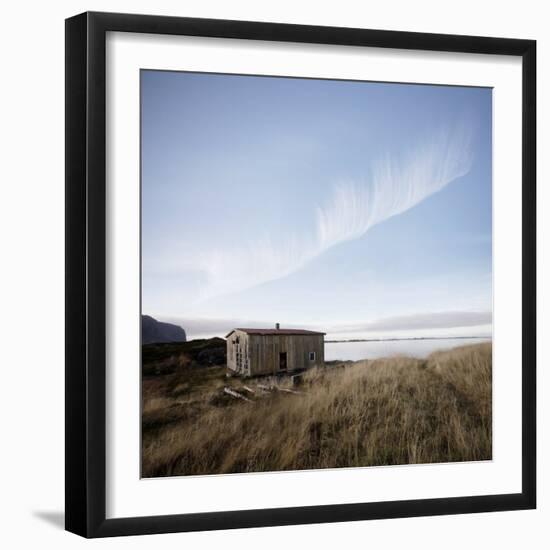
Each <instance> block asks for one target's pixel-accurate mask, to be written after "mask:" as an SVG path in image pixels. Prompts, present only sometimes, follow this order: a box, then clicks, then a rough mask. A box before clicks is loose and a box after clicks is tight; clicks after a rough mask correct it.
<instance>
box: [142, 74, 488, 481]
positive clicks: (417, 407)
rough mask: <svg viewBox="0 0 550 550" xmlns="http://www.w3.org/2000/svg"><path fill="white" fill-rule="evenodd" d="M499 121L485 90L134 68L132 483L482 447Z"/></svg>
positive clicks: (363, 462)
mask: <svg viewBox="0 0 550 550" xmlns="http://www.w3.org/2000/svg"><path fill="white" fill-rule="evenodd" d="M492 132H493V90H492V88H490V87H474V86H450V85H433V84H430V83H419V84H405V83H399V82H376V81H359V80H338V79H320V78H303V77H300V78H298V77H290V76H284V75H248V74H228V73H206V72H185V71H168V70H160V69H154V70H153V69H141V70H140V163H141V165H140V173H141V174H140V179H141V197H140V198H141V218H140V223H141V227H140V231H141V243H140V246H141V320H140V322H141V374H140V378H141V411H140V413H141V476H142V478H162V477H174V476H204V475H216V474H217V475H220V474H252V473H262V472H282V471H297V470H318V469H326V468H365V467H375V466H376V467H382V466H383V467H396V466H400V465H420V464H428V463H429V464H445V463H457V462H478V461H491V460H492V458H493V430H492V422H493V415H492V391H493V383H492V369H493V365H492V362H493V361H492V357H493V353H492V337H493V229H492V226H493V165H492V163H493V134H492ZM136 322H138V320H137V319H136Z"/></svg>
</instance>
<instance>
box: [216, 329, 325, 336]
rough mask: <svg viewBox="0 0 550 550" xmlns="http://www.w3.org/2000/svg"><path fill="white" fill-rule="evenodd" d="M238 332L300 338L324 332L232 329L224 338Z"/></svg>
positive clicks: (323, 333)
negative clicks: (297, 336)
mask: <svg viewBox="0 0 550 550" xmlns="http://www.w3.org/2000/svg"><path fill="white" fill-rule="evenodd" d="M236 330H240V331H242V332H246V333H247V334H259V335H261V336H265V335H271V334H279V335H283V336H290V335H293V334H294V335H302V336H308V335H310V336H313V335H317V336H318V335H325V334H326V333H325V332H317V331H315V330H304V329H298V328H234V329H233V330H232V331H231V332H230V333H229V334H227V335H226V336H225V337H226V338H228V337H229V336H230V335H231V334H233V332H235V331H236Z"/></svg>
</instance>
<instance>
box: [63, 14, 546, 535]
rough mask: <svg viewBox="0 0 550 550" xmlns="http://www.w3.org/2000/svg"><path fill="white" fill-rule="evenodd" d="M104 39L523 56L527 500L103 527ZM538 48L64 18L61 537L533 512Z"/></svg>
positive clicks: (280, 27) (266, 512)
mask: <svg viewBox="0 0 550 550" xmlns="http://www.w3.org/2000/svg"><path fill="white" fill-rule="evenodd" d="M108 31H120V32H132V33H149V34H170V35H190V36H203V37H220V38H239V39H247V40H273V41H283V42H298V43H315V44H334V45H354V46H371V47H380V48H401V49H406V50H433V51H447V52H462V53H482V54H499V55H508V56H519V57H520V58H521V60H522V67H523V69H522V70H523V77H522V78H523V99H522V104H523V120H522V200H523V204H522V215H523V221H522V224H523V243H522V261H523V265H522V275H523V288H522V299H523V303H522V308H523V309H522V316H523V317H522V331H523V334H522V337H523V344H522V345H523V349H522V491H521V492H520V493H517V494H500V495H487V496H467V497H458V498H436V499H424V500H405V501H393V502H376V503H373V502H366V503H361V504H339V505H328V504H327V505H319V506H307V507H295V508H277V509H258V510H246V511H224V512H212V513H193V514H182V515H164V516H151V517H126V518H120V519H106V514H105V509H106V507H105V502H106V501H105V499H106V485H105V473H106V469H105V457H106V441H105V434H106V426H105V421H106V413H105V405H106V372H105V352H106V322H105V314H106V256H105V252H106V240H105V239H106V229H105V222H106V193H105V137H106V136H105V130H106V120H105V116H106V113H105V85H106V75H105V40H106V33H107V32H108ZM535 117H536V42H535V41H534V40H518V39H507V38H488V37H479V36H456V35H438V34H423V33H412V32H396V31H385V30H365V29H354V28H334V27H318V26H304V25H289V24H275V23H256V22H248V21H224V20H213V19H192V18H181V17H164V16H147V15H129V14H115V13H92V12H90V13H83V14H80V15H77V16H75V17H72V18H70V19H67V20H66V151H65V153H66V403H65V406H66V425H65V429H66V455H65V458H66V529H67V530H69V531H72V532H73V533H76V534H78V535H82V536H84V537H108V536H118V535H137V534H152V533H168V532H178V531H199V530H213V529H237V528H245V527H261V526H275V525H292V524H307V523H323V522H342V521H356V520H367V519H382V518H402V517H414V516H430V515H442V514H464V513H474V512H490V511H503V510H524V509H532V508H535V506H536V440H535V437H536V414H535V413H536V387H535V384H536V205H535V201H536V196H535V195H536V119H535Z"/></svg>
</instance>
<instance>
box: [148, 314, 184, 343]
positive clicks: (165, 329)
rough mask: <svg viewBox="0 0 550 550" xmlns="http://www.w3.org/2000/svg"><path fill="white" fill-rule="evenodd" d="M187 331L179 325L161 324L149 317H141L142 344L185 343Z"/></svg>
mask: <svg viewBox="0 0 550 550" xmlns="http://www.w3.org/2000/svg"><path fill="white" fill-rule="evenodd" d="M186 340H187V338H186V335H185V330H183V329H182V328H181V327H180V326H178V325H172V324H171V323H161V322H160V321H157V320H156V319H153V317H151V316H149V315H142V316H141V343H142V344H159V343H164V342H185V341H186Z"/></svg>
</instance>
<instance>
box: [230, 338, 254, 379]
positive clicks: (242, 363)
mask: <svg viewBox="0 0 550 550" xmlns="http://www.w3.org/2000/svg"><path fill="white" fill-rule="evenodd" d="M249 338H250V336H249V335H248V334H247V333H246V332H243V331H241V330H236V331H234V332H233V333H232V334H231V335H230V336H229V338H227V366H228V367H229V368H230V369H231V370H234V371H235V372H238V373H240V374H245V375H250V357H249V353H248V352H249V346H248V341H249Z"/></svg>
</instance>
